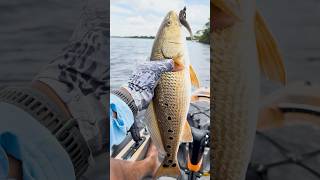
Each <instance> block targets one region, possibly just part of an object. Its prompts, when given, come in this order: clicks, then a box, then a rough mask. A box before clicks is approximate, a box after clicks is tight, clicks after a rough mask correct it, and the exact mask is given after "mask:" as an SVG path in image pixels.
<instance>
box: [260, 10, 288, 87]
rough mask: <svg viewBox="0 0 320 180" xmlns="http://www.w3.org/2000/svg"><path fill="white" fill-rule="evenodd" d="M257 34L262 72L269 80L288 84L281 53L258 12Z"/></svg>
mask: <svg viewBox="0 0 320 180" xmlns="http://www.w3.org/2000/svg"><path fill="white" fill-rule="evenodd" d="M255 33H256V43H257V49H258V56H259V63H260V68H261V71H262V72H263V74H265V75H266V76H267V78H268V79H270V80H273V81H278V82H281V83H282V84H286V71H285V67H284V64H283V60H282V57H281V54H280V51H279V49H278V47H277V44H276V41H275V39H274V38H273V36H272V34H271V32H270V31H269V30H268V28H267V26H266V23H265V21H264V19H263V17H262V16H261V14H260V13H259V12H258V11H257V12H256V17H255Z"/></svg>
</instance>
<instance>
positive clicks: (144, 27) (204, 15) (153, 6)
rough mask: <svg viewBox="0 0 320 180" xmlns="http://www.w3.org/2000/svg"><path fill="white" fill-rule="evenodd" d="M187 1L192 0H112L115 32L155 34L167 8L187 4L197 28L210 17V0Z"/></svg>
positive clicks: (122, 34)
mask: <svg viewBox="0 0 320 180" xmlns="http://www.w3.org/2000/svg"><path fill="white" fill-rule="evenodd" d="M187 2H190V3H189V4H185V1H184V0H161V1H159V0H111V6H110V11H111V16H110V20H111V22H110V31H111V35H119V36H131V35H155V34H156V32H157V30H158V27H159V25H160V23H161V21H162V19H163V17H164V16H165V15H166V14H167V12H168V11H170V10H175V11H176V12H177V13H178V12H179V10H181V9H182V8H183V7H184V6H185V5H186V6H187V20H188V21H189V23H190V25H191V27H192V30H193V31H194V32H196V31H197V30H199V29H202V27H203V26H204V24H205V23H206V22H207V21H208V18H209V16H210V7H209V0H201V1H200V0H199V1H198V0H188V1H187ZM200 2H201V3H200ZM206 4H207V5H206Z"/></svg>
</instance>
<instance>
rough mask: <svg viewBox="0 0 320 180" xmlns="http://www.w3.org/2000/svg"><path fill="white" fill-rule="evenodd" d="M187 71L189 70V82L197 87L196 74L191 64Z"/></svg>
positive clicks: (198, 85) (198, 83) (198, 84)
mask: <svg viewBox="0 0 320 180" xmlns="http://www.w3.org/2000/svg"><path fill="white" fill-rule="evenodd" d="M189 72H190V78H191V84H192V85H193V86H195V87H196V88H199V87H200V82H199V79H198V76H197V74H196V72H195V71H194V69H193V67H192V66H191V65H190V66H189Z"/></svg>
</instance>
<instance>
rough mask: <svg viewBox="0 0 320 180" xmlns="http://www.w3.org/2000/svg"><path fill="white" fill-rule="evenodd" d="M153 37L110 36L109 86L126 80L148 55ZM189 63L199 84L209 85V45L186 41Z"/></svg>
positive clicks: (118, 84) (113, 86)
mask: <svg viewBox="0 0 320 180" xmlns="http://www.w3.org/2000/svg"><path fill="white" fill-rule="evenodd" d="M152 43H153V39H135V38H111V39H110V86H111V88H117V87H119V86H121V85H123V84H124V83H126V81H127V80H128V78H129V76H130V75H131V73H132V72H133V71H134V70H135V69H136V67H137V66H138V65H139V64H141V63H143V62H145V61H146V60H147V58H148V57H149V56H150V53H151V48H152ZM187 46H188V51H189V56H190V63H191V64H192V65H193V67H194V69H195V71H196V73H197V74H198V77H199V79H200V84H201V86H203V87H209V85H210V46H209V45H207V44H202V43H199V42H195V41H187Z"/></svg>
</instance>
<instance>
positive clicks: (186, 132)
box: [180, 120, 193, 143]
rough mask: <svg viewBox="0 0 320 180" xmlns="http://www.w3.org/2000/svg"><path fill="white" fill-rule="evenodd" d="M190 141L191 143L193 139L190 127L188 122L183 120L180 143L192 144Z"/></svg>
mask: <svg viewBox="0 0 320 180" xmlns="http://www.w3.org/2000/svg"><path fill="white" fill-rule="evenodd" d="M192 141H193V138H192V132H191V127H190V125H189V123H188V121H187V120H185V121H184V125H183V126H182V132H181V137H180V142H181V143H186V142H192Z"/></svg>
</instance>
